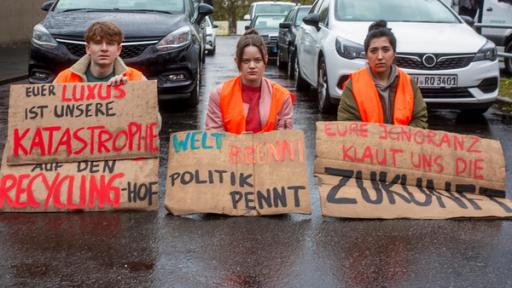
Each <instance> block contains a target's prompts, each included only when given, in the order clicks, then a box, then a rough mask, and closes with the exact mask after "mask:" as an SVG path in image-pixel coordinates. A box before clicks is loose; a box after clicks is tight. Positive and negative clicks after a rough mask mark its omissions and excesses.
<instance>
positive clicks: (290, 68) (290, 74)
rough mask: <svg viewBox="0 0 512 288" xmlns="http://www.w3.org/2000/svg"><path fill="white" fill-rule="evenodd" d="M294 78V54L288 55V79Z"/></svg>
mask: <svg viewBox="0 0 512 288" xmlns="http://www.w3.org/2000/svg"><path fill="white" fill-rule="evenodd" d="M294 77H295V53H293V54H292V53H288V78H290V79H293V78H294Z"/></svg>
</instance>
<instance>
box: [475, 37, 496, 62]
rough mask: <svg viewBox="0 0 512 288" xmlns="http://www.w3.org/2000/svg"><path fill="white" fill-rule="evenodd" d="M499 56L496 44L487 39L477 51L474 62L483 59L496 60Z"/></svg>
mask: <svg viewBox="0 0 512 288" xmlns="http://www.w3.org/2000/svg"><path fill="white" fill-rule="evenodd" d="M496 58H497V51H496V45H494V43H492V42H491V41H489V40H487V42H485V45H484V46H482V48H480V50H478V52H476V55H475V58H474V59H473V62H476V61H483V60H489V61H495V60H496Z"/></svg>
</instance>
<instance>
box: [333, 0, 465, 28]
mask: <svg viewBox="0 0 512 288" xmlns="http://www.w3.org/2000/svg"><path fill="white" fill-rule="evenodd" d="M335 17H336V20H338V21H376V20H379V19H384V20H386V21H389V22H427V23H460V21H459V20H458V19H457V17H456V16H455V15H454V14H453V13H452V12H451V11H450V10H449V9H448V8H446V7H445V6H444V5H443V4H442V3H441V2H440V1H438V0H407V1H405V0H385V1H383V0H357V1H354V0H336V12H335Z"/></svg>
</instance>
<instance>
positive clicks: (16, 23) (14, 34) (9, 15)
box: [0, 0, 46, 47]
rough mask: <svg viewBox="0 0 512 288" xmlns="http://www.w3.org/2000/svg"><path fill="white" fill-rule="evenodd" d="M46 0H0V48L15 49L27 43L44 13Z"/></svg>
mask: <svg viewBox="0 0 512 288" xmlns="http://www.w3.org/2000/svg"><path fill="white" fill-rule="evenodd" d="M44 2H46V0H0V47H16V46H20V45H23V44H25V43H28V42H29V41H30V38H31V37H32V28H33V27H34V25H36V24H37V23H38V22H40V21H41V20H42V19H43V18H44V17H45V16H46V12H45V11H43V10H41V5H42V4H43V3H44Z"/></svg>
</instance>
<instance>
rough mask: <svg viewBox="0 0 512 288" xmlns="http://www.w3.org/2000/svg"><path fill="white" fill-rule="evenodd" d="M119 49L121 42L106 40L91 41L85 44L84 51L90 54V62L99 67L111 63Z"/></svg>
mask: <svg viewBox="0 0 512 288" xmlns="http://www.w3.org/2000/svg"><path fill="white" fill-rule="evenodd" d="M121 49H122V48H121V44H118V43H116V42H111V41H107V40H97V41H91V42H89V43H87V44H85V51H86V52H87V54H88V55H89V56H91V64H93V65H96V66H101V67H106V66H110V65H113V64H114V61H115V59H116V58H117V56H119V54H120V53H121Z"/></svg>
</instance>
